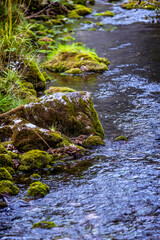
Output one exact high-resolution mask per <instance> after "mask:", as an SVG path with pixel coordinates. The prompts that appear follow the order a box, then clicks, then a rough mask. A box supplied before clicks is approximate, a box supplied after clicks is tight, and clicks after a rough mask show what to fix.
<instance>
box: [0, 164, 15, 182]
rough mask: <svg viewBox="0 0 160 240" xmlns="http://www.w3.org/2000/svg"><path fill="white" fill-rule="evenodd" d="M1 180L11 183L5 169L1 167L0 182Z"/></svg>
mask: <svg viewBox="0 0 160 240" xmlns="http://www.w3.org/2000/svg"><path fill="white" fill-rule="evenodd" d="M2 180H10V181H12V176H11V174H10V173H9V172H8V171H7V170H6V169H5V168H2V167H1V168H0V181H2Z"/></svg>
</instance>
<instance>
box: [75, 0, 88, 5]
mask: <svg viewBox="0 0 160 240" xmlns="http://www.w3.org/2000/svg"><path fill="white" fill-rule="evenodd" d="M73 2H74V3H75V4H81V5H85V4H86V2H87V0H73Z"/></svg>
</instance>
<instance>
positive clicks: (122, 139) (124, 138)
mask: <svg viewBox="0 0 160 240" xmlns="http://www.w3.org/2000/svg"><path fill="white" fill-rule="evenodd" d="M113 141H114V142H118V141H125V142H128V138H127V137H126V136H124V135H121V136H118V137H116V138H115V139H114V140H113Z"/></svg>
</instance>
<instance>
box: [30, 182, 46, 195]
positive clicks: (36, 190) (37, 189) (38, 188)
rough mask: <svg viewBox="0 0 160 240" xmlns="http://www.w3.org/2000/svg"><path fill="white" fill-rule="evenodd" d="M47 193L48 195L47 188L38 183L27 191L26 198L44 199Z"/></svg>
mask: <svg viewBox="0 0 160 240" xmlns="http://www.w3.org/2000/svg"><path fill="white" fill-rule="evenodd" d="M47 193H49V187H48V186H47V185H46V184H43V183H42V182H39V181H38V182H34V183H32V184H31V185H30V187H29V189H28V196H32V197H35V196H38V197H44V196H45V195H46V194H47Z"/></svg>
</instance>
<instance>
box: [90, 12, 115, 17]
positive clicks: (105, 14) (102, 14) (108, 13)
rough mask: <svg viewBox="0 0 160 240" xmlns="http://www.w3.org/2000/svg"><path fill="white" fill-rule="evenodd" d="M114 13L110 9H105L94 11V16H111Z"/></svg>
mask: <svg viewBox="0 0 160 240" xmlns="http://www.w3.org/2000/svg"><path fill="white" fill-rule="evenodd" d="M114 15H115V14H114V13H113V12H111V11H106V12H103V13H96V14H95V16H106V17H113V16H114Z"/></svg>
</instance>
